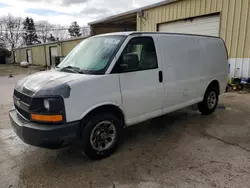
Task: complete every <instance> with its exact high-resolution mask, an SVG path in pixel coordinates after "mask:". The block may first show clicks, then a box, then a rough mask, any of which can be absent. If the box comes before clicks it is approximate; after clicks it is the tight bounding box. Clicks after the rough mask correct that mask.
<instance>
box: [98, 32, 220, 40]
mask: <svg viewBox="0 0 250 188" xmlns="http://www.w3.org/2000/svg"><path fill="white" fill-rule="evenodd" d="M143 34H150V35H157V34H158V35H161V34H167V35H188V36H198V37H210V38H218V39H221V38H220V37H215V36H208V35H198V34H187V33H167V32H140V31H128V32H114V33H106V34H101V35H96V36H109V35H124V36H130V35H143Z"/></svg>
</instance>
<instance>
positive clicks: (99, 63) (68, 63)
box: [58, 35, 126, 74]
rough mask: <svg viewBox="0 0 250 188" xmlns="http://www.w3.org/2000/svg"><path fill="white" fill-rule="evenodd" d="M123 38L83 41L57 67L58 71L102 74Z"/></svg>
mask: <svg viewBox="0 0 250 188" xmlns="http://www.w3.org/2000/svg"><path fill="white" fill-rule="evenodd" d="M125 38H126V36H120V35H119V36H117V35H110V36H99V37H91V38H88V39H85V40H84V41H83V42H81V43H80V44H79V45H78V46H77V47H76V48H75V49H73V51H72V52H70V54H69V55H68V56H67V57H66V58H65V59H64V60H63V61H62V62H61V63H60V64H59V65H58V68H59V69H58V70H59V71H67V72H68V71H69V72H74V73H82V74H104V73H105V71H106V69H107V68H108V66H109V64H110V62H111V61H112V60H113V58H114V56H115V53H116V52H117V51H118V49H119V48H120V46H121V44H122V43H123V41H124V40H125Z"/></svg>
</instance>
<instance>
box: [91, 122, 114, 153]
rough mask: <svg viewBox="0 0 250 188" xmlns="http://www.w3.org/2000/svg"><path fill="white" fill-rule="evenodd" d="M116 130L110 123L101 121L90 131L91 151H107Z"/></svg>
mask: <svg viewBox="0 0 250 188" xmlns="http://www.w3.org/2000/svg"><path fill="white" fill-rule="evenodd" d="M115 139H116V129H115V125H114V123H113V122H111V121H102V122H100V123H98V124H97V125H96V126H95V128H94V129H93V130H92V132H91V135H90V144H91V146H92V148H93V149H95V150H97V151H99V152H103V151H105V150H107V149H109V148H110V147H111V146H112V145H113V144H114V142H115Z"/></svg>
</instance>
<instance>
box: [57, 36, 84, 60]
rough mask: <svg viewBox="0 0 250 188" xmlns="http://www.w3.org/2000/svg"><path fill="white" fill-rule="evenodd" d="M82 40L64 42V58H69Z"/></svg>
mask: <svg viewBox="0 0 250 188" xmlns="http://www.w3.org/2000/svg"><path fill="white" fill-rule="evenodd" d="M82 40H83V39H81V40H73V41H66V42H62V44H61V46H62V56H67V55H68V54H69V53H70V52H71V50H73V48H75V47H76V46H77V45H78V44H79V43H80V42H81V41H82Z"/></svg>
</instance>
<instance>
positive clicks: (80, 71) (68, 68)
mask: <svg viewBox="0 0 250 188" xmlns="http://www.w3.org/2000/svg"><path fill="white" fill-rule="evenodd" d="M60 71H70V72H74V73H79V74H83V71H82V70H81V69H80V68H78V67H73V66H67V67H62V68H61V69H60Z"/></svg>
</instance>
